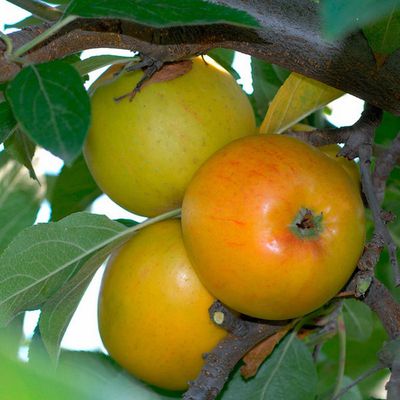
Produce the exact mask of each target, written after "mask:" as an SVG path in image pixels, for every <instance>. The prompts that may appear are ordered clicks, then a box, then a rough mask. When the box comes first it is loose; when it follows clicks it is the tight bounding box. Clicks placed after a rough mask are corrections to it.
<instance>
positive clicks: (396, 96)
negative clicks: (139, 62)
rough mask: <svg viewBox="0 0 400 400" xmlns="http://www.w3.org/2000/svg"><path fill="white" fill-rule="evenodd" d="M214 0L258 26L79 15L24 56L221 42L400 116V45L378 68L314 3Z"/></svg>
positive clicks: (199, 47) (170, 57)
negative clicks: (158, 23)
mask: <svg viewBox="0 0 400 400" xmlns="http://www.w3.org/2000/svg"><path fill="white" fill-rule="evenodd" d="M219 2H220V3H223V4H227V5H231V6H235V7H238V8H241V9H243V10H246V11H247V12H248V13H250V14H252V15H253V16H254V17H255V18H256V19H257V20H258V22H259V23H260V25H261V28H260V29H258V30H251V29H247V28H243V27H237V26H228V25H223V24H219V25H207V26H187V27H177V28H174V27H172V28H167V29H153V28H148V27H143V26H139V25H137V24H133V23H128V22H126V21H125V22H124V21H118V20H115V21H113V22H106V23H103V22H101V21H98V20H90V21H88V20H81V21H79V22H78V23H75V24H71V26H70V27H69V28H68V29H65V30H64V31H63V32H60V33H59V34H58V35H57V36H56V37H55V38H54V40H53V41H54V43H51V42H49V43H46V45H45V46H42V47H41V48H40V49H35V51H34V52H32V53H31V54H30V55H29V57H28V60H29V61H35V62H41V61H48V60H52V59H55V58H59V57H62V56H65V55H67V54H70V53H72V52H76V51H79V50H84V49H88V48H96V47H117V48H124V49H127V48H130V49H134V50H137V51H140V52H142V53H143V54H145V55H146V56H151V57H153V58H155V59H159V60H160V61H176V60H179V59H181V58H182V57H187V56H190V55H194V54H197V53H201V52H206V51H207V50H209V49H211V48H215V47H225V48H230V49H234V50H238V51H241V52H244V53H247V54H251V55H253V56H255V57H258V58H261V59H264V60H266V61H269V62H272V63H275V64H278V65H281V66H283V67H285V68H287V69H289V70H292V71H296V72H299V73H301V74H303V75H306V76H309V77H311V78H314V79H317V80H319V81H321V82H325V83H327V84H329V85H331V86H334V87H336V88H338V89H341V90H344V91H346V92H348V93H352V94H354V95H356V96H358V97H361V98H363V99H365V100H367V101H368V102H370V103H371V104H374V105H376V106H378V107H380V108H383V109H386V110H388V111H391V112H393V113H395V114H400V80H399V79H397V76H399V73H400V63H399V61H400V51H397V52H396V53H394V54H393V55H392V56H391V57H389V59H388V60H387V62H386V63H385V65H383V66H382V67H381V68H379V70H378V69H377V67H376V63H375V59H374V57H373V54H372V52H371V50H370V48H369V46H368V43H367V41H366V40H365V38H364V36H363V35H362V34H355V35H352V36H350V37H348V38H347V39H344V40H341V41H335V42H329V41H327V40H324V39H323V38H322V37H321V33H320V31H321V30H320V24H319V13H318V4H316V3H314V2H311V1H309V0H295V1H294V0H250V1H249V0H246V1H245V0H221V1H219ZM36 32H37V33H38V31H36ZM31 34H32V32H31V31H28V34H26V33H25V31H24V32H21V33H17V34H13V39H15V41H16V42H17V43H19V45H21V44H22V43H23V42H26V41H27V39H29V36H30V35H31ZM17 47H18V46H17ZM17 71H18V68H15V67H11V66H10V65H9V63H7V61H6V60H5V59H4V57H1V47H0V81H6V80H9V79H11V78H12V76H13V75H14V74H15V73H16V72H17Z"/></svg>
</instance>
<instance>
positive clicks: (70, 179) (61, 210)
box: [49, 155, 102, 221]
mask: <svg viewBox="0 0 400 400" xmlns="http://www.w3.org/2000/svg"><path fill="white" fill-rule="evenodd" d="M101 194H102V191H101V190H100V189H99V187H98V186H97V184H96V182H95V181H94V179H93V178H92V175H91V174H90V172H89V170H88V168H87V165H86V162H85V159H84V158H83V156H82V155H80V156H79V157H78V158H77V159H76V160H75V161H74V162H73V163H72V164H71V165H70V166H67V165H64V167H63V169H62V170H61V173H60V175H59V176H58V177H57V178H56V181H55V183H54V186H53V189H52V193H51V197H50V199H49V200H50V203H51V219H52V220H53V221H58V220H59V219H61V218H64V217H66V216H67V215H69V214H72V213H74V212H78V211H84V210H85V209H86V208H87V207H88V206H89V205H90V204H91V203H92V202H93V201H94V200H95V199H96V198H97V197H98V196H100V195H101Z"/></svg>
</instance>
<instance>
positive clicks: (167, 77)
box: [142, 60, 193, 87]
mask: <svg viewBox="0 0 400 400" xmlns="http://www.w3.org/2000/svg"><path fill="white" fill-rule="evenodd" d="M192 64H193V63H192V61H191V60H183V61H179V62H176V63H169V64H164V65H163V67H162V68H161V69H160V70H159V71H157V72H156V73H155V74H154V75H153V76H152V77H151V78H150V79H148V80H147V81H146V82H145V83H144V84H143V86H142V87H145V86H147V85H150V84H151V83H157V82H166V81H172V80H173V79H176V78H179V77H180V76H182V75H185V74H186V73H188V72H189V71H190V70H191V69H192Z"/></svg>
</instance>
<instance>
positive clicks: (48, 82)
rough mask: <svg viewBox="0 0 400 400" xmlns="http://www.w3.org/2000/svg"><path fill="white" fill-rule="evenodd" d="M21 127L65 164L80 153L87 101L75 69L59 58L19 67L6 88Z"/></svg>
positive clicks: (85, 121) (86, 117) (83, 137)
mask: <svg viewBox="0 0 400 400" xmlns="http://www.w3.org/2000/svg"><path fill="white" fill-rule="evenodd" d="M6 95H7V98H8V100H9V102H10V105H11V108H12V110H13V113H14V115H15V117H16V119H17V121H18V122H19V124H20V127H21V128H22V129H23V130H24V132H25V133H27V134H28V135H29V136H30V138H31V139H33V140H34V141H35V142H36V143H38V144H39V145H41V146H42V147H44V148H46V149H48V150H50V151H51V152H52V153H54V154H55V155H57V156H59V157H61V158H62V159H63V160H65V161H66V162H67V163H70V162H71V161H72V160H74V159H75V158H76V157H77V156H78V155H79V153H80V152H81V149H82V146H83V143H84V140H85V137H86V134H87V131H88V128H89V123H90V101H89V97H88V95H87V93H86V91H85V89H84V87H83V85H82V80H81V77H80V75H79V73H78V72H77V71H76V69H75V68H74V67H73V66H71V65H69V64H68V63H64V62H62V61H53V62H50V63H45V64H39V65H30V66H28V67H26V68H24V69H22V70H21V71H20V72H19V73H18V75H17V76H16V77H15V78H14V79H13V81H11V82H10V83H9V84H8V86H7V90H6Z"/></svg>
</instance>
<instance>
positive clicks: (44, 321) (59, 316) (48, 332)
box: [39, 237, 127, 362]
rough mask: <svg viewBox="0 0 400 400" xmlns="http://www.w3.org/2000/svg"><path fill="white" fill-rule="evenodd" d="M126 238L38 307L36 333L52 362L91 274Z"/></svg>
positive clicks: (100, 253)
mask: <svg viewBox="0 0 400 400" xmlns="http://www.w3.org/2000/svg"><path fill="white" fill-rule="evenodd" d="M126 239H127V238H125V237H123V238H122V239H119V240H118V241H116V242H113V243H111V244H109V245H107V246H104V247H103V248H102V249H101V250H99V251H97V252H96V253H95V254H94V255H93V256H91V257H90V258H89V259H88V260H87V261H86V262H85V263H84V264H83V266H82V267H81V269H80V270H79V271H78V272H77V273H76V274H75V275H74V276H73V277H72V278H71V279H70V280H69V281H68V282H67V284H66V285H64V286H63V287H62V288H61V289H60V290H59V291H57V292H56V293H55V294H54V295H53V296H52V297H51V298H50V299H49V300H48V301H46V303H45V304H44V306H43V307H42V309H41V313H40V319H39V328H40V333H41V337H42V340H43V342H44V344H45V346H46V349H47V351H48V353H49V355H50V357H51V358H52V360H53V361H54V362H57V360H58V356H59V353H60V344H61V340H62V338H63V336H64V333H65V331H66V329H67V327H68V324H69V323H70V321H71V318H72V316H73V314H74V312H75V310H76V309H77V307H78V305H79V302H80V301H81V299H82V296H83V295H84V293H85V291H86V289H87V287H88V286H89V283H90V281H91V280H92V278H93V276H94V274H95V273H96V271H97V269H98V268H99V267H100V265H101V264H102V263H103V262H104V261H105V259H106V258H107V256H108V255H109V254H110V252H111V251H112V250H113V249H114V248H115V246H119V245H121V244H122V243H123V242H124V241H125V240H126Z"/></svg>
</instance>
